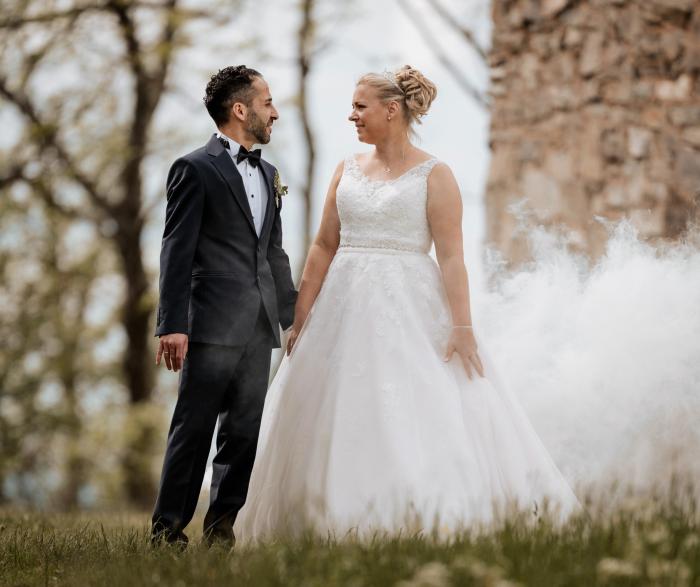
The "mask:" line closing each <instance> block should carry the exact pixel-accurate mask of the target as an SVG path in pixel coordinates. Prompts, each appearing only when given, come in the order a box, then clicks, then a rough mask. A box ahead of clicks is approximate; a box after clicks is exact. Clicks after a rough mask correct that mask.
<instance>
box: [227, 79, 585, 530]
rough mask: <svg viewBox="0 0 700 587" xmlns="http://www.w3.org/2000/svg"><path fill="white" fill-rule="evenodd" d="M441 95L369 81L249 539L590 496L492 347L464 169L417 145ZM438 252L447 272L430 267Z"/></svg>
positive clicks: (303, 290)
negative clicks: (472, 256)
mask: <svg viewBox="0 0 700 587" xmlns="http://www.w3.org/2000/svg"><path fill="white" fill-rule="evenodd" d="M435 96H436V88H435V86H434V84H433V83H432V82H431V81H430V80H428V79H427V78H425V77H424V76H423V75H422V74H421V73H420V72H419V71H417V70H416V69H413V68H412V67H410V66H404V67H403V68H402V69H400V70H399V71H398V72H396V73H395V74H386V75H380V74H373V73H370V74H367V75H365V76H363V77H362V78H361V79H360V80H359V82H358V84H357V87H356V90H355V93H354V96H353V102H352V113H351V115H350V117H349V120H350V121H351V122H353V123H354V124H355V128H356V129H357V136H358V139H359V140H360V141H361V142H364V143H368V144H371V145H374V150H373V151H371V152H369V153H367V154H363V155H356V156H350V157H348V158H347V159H346V160H345V161H343V162H341V163H340V164H339V165H338V167H337V169H336V171H335V174H334V176H333V179H332V180H331V184H330V187H329V190H328V195H327V198H326V203H325V207H324V211H323V218H322V221H321V226H320V229H319V232H318V235H317V236H316V239H315V241H314V243H313V245H312V247H311V249H310V251H309V255H308V258H307V260H306V265H305V267H304V272H303V276H302V280H301V286H300V291H299V297H298V300H297V304H296V309H295V312H296V314H295V321H294V325H293V327H292V330H291V333H290V335H289V339H288V344H287V356H285V358H284V359H283V361H282V364H281V366H280V368H279V371H278V372H277V375H276V377H275V379H274V381H273V382H272V385H271V387H270V389H269V391H268V395H267V399H266V403H265V410H264V413H263V417H262V426H261V432H260V440H259V443H258V449H257V455H256V460H255V465H254V468H253V473H252V477H251V481H250V486H249V490H248V498H247V502H246V504H245V505H244V507H243V509H242V510H241V511H240V513H239V515H238V518H237V520H236V523H235V525H234V531H235V534H236V536H237V538H238V541H239V542H249V541H257V540H261V539H268V538H272V537H276V536H281V535H284V536H290V535H291V536H294V535H298V534H299V533H301V532H303V531H306V530H312V531H315V532H318V533H320V534H322V535H328V534H329V533H330V534H332V535H335V536H337V537H341V536H343V535H345V534H346V533H347V532H353V533H358V534H360V535H368V534H371V533H372V532H375V531H386V532H390V533H394V532H398V531H402V530H404V531H405V530H408V531H415V530H417V529H425V530H428V531H430V530H434V529H436V528H437V529H438V530H439V531H444V532H448V533H449V532H450V531H454V530H456V529H458V528H460V527H462V526H464V525H467V524H470V523H479V522H485V523H487V522H488V521H490V520H492V519H493V518H494V516H495V515H497V513H498V512H499V511H502V509H501V508H504V507H505V506H512V505H515V506H518V507H521V508H530V509H532V508H534V507H540V508H541V506H542V503H543V502H544V501H548V502H551V503H553V504H555V505H556V506H558V508H559V511H560V512H563V513H566V512H569V511H571V510H573V509H575V508H576V507H577V506H578V502H577V500H576V497H575V496H574V494H573V493H572V491H571V489H570V488H569V486H568V484H567V483H566V481H565V480H564V478H563V477H562V475H561V474H560V472H559V471H558V469H557V467H556V466H555V464H554V463H553V461H552V459H551V458H550V456H549V454H548V453H547V451H546V449H545V448H544V447H543V445H542V444H541V442H540V440H539V438H538V437H537V435H536V433H535V431H534V430H533V429H532V427H531V425H530V423H529V421H528V419H527V417H526V415H525V414H524V412H523V410H522V408H521V407H520V406H519V404H518V402H517V400H516V399H515V398H514V397H513V396H512V395H511V393H510V392H509V390H507V389H506V388H505V387H504V386H503V384H502V382H501V381H500V380H499V377H498V375H497V373H496V370H495V367H494V364H493V363H492V361H491V360H490V359H489V357H488V355H487V354H486V352H485V351H484V349H483V348H481V347H480V346H479V344H478V335H477V333H475V331H474V325H473V324H472V316H471V313H470V304H469V290H468V280H467V272H466V269H465V266H464V259H463V250H462V229H461V223H462V204H461V196H460V192H459V188H458V186H457V183H456V181H455V179H454V176H453V175H452V172H451V171H450V169H449V167H448V166H447V165H445V164H444V163H441V162H439V161H438V160H437V159H435V158H434V157H432V156H431V155H429V154H428V153H426V152H424V151H422V150H420V149H418V148H416V147H415V146H414V145H412V144H411V142H410V135H411V132H412V126H413V124H415V123H420V119H421V117H423V116H424V115H425V114H426V113H427V112H428V108H429V107H430V104H431V102H432V101H433V99H434V98H435ZM432 243H434V244H435V253H436V257H437V261H438V264H436V263H435V262H434V261H433V259H432V258H431V257H430V256H429V255H428V253H429V251H430V248H431V244H432Z"/></svg>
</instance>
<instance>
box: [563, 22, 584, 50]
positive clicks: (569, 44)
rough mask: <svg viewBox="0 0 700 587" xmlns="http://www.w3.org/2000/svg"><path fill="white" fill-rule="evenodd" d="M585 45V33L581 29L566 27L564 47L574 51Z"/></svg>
mask: <svg viewBox="0 0 700 587" xmlns="http://www.w3.org/2000/svg"><path fill="white" fill-rule="evenodd" d="M582 43H583V33H582V32H581V30H580V29H577V28H575V27H572V26H570V27H566V32H565V33H564V47H566V48H567V49H573V48H575V47H580V46H581V44H582Z"/></svg>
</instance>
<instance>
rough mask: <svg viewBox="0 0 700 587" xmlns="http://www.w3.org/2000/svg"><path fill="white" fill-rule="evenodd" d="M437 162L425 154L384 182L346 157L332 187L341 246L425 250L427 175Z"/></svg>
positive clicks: (428, 242)
mask: <svg viewBox="0 0 700 587" xmlns="http://www.w3.org/2000/svg"><path fill="white" fill-rule="evenodd" d="M436 163H438V160H437V159H435V158H433V159H428V160H427V161H424V162H423V163H419V164H418V165H416V166H414V167H412V168H411V169H409V170H408V171H407V172H406V173H404V174H403V175H401V176H399V177H397V178H396V179H392V180H388V181H383V180H374V179H370V178H368V177H367V176H366V175H365V174H364V173H363V172H362V170H361V169H360V166H359V165H358V163H357V159H356V158H355V157H354V156H350V157H348V158H347V159H346V160H345V166H344V169H343V175H342V177H341V179H340V184H339V185H338V189H337V191H336V205H337V207H338V215H339V217H340V246H341V247H370V248H381V249H399V250H406V251H414V252H418V253H427V252H428V251H430V245H431V244H432V236H431V234H430V228H429V226H428V216H427V210H426V203H427V195H428V194H427V180H428V175H429V174H430V171H431V170H432V168H433V167H434V166H435V164H436Z"/></svg>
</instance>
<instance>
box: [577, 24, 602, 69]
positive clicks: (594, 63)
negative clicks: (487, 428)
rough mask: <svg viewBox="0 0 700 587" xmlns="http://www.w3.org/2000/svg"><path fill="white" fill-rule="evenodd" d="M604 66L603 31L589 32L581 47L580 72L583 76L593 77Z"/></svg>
mask: <svg viewBox="0 0 700 587" xmlns="http://www.w3.org/2000/svg"><path fill="white" fill-rule="evenodd" d="M602 66H603V33H601V32H599V31H593V32H591V33H588V35H587V36H586V40H585V42H584V44H583V48H582V49H581V57H580V61H579V73H580V74H581V75H582V76H583V77H591V76H592V75H594V74H595V73H597V72H598V71H600V69H601V67H602Z"/></svg>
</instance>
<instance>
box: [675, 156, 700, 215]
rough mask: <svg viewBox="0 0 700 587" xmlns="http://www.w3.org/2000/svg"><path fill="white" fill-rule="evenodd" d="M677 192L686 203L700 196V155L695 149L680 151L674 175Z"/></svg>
mask: <svg viewBox="0 0 700 587" xmlns="http://www.w3.org/2000/svg"><path fill="white" fill-rule="evenodd" d="M673 178H674V180H675V184H676V187H677V192H678V193H679V195H680V196H681V197H682V198H683V199H684V200H685V201H686V202H694V201H695V200H696V198H698V196H700V153H698V152H697V151H696V150H694V149H690V148H685V149H679V150H678V152H677V154H676V164H675V173H674V174H673Z"/></svg>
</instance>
